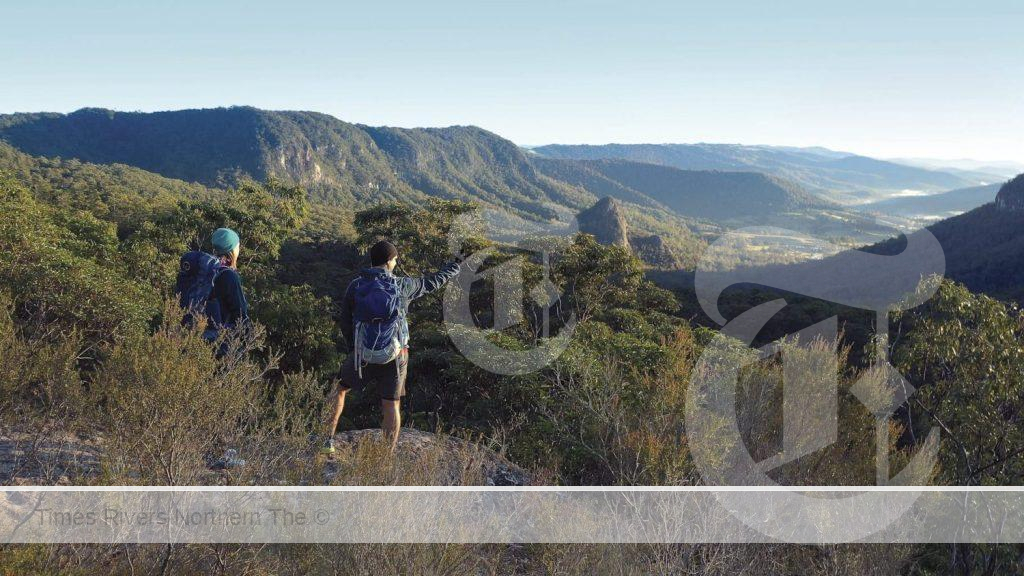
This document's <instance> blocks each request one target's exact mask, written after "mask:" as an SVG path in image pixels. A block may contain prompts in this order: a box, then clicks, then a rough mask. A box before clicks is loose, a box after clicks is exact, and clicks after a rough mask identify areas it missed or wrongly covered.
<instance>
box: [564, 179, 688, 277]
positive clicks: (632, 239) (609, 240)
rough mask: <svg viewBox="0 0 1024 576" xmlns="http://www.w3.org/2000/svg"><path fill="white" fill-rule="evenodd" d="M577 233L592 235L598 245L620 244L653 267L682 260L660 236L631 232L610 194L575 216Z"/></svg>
mask: <svg viewBox="0 0 1024 576" xmlns="http://www.w3.org/2000/svg"><path fill="white" fill-rule="evenodd" d="M576 220H577V221H578V222H579V224H580V232H585V233H587V234H592V235H593V236H594V238H596V239H597V241H598V242H600V243H601V244H605V245H609V246H622V247H623V248H628V249H630V250H632V251H633V253H634V254H636V255H637V256H638V257H639V258H640V259H641V260H643V261H644V262H645V263H647V264H650V265H651V266H654V267H656V268H679V267H681V266H682V263H681V262H680V261H679V258H677V257H676V255H675V254H674V253H673V252H672V249H671V248H669V246H668V245H667V244H666V243H665V240H664V239H662V237H661V236H658V235H656V234H655V235H651V236H644V235H639V234H630V232H629V225H628V224H627V223H626V217H625V215H624V214H623V210H622V207H621V206H620V205H619V202H618V201H617V200H615V199H614V198H612V197H610V196H605V197H604V198H602V199H600V200H598V201H597V203H596V204H594V205H593V206H591V207H590V208H588V209H586V210H584V211H583V212H580V213H579V214H578V215H577V216H576Z"/></svg>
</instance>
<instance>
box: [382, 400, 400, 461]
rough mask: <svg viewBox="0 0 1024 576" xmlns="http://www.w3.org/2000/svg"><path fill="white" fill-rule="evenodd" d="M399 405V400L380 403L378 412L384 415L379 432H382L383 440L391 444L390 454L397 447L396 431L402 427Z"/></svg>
mask: <svg viewBox="0 0 1024 576" xmlns="http://www.w3.org/2000/svg"><path fill="white" fill-rule="evenodd" d="M401 404H402V403H401V401H400V400H381V401H380V411H381V413H382V414H383V415H384V423H383V424H382V425H381V430H382V431H383V432H384V438H385V439H386V440H387V441H388V442H389V443H390V444H391V451H392V452H394V451H395V447H397V446H398V431H399V429H400V428H401V427H402V414H401V411H400V409H401Z"/></svg>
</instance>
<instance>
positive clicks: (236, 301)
mask: <svg viewBox="0 0 1024 576" xmlns="http://www.w3.org/2000/svg"><path fill="white" fill-rule="evenodd" d="M206 317H207V319H208V320H209V323H210V325H211V326H214V327H217V328H234V327H236V326H238V325H240V324H242V323H244V322H247V321H248V320H249V303H248V302H246V300H245V294H243V293H242V277H241V276H239V275H238V271H237V270H235V269H234V268H226V269H224V270H223V271H222V272H221V273H220V274H218V275H217V279H216V280H215V281H214V282H213V292H212V293H210V299H209V300H207V302H206Z"/></svg>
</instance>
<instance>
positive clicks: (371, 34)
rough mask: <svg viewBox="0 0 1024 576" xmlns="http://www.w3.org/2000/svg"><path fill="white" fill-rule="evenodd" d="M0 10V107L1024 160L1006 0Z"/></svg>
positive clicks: (1015, 8) (1023, 56)
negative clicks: (242, 111) (265, 117)
mask: <svg viewBox="0 0 1024 576" xmlns="http://www.w3.org/2000/svg"><path fill="white" fill-rule="evenodd" d="M213 4H216V5H213ZM3 20H4V23H3V32H2V33H0V58H2V63H3V68H2V69H3V76H2V77H0V78H2V79H0V112H14V111H39V110H48V111H60V112H67V111H71V110H75V109H77V108H81V107H84V106H101V107H107V108H115V109H119V110H167V109H178V108H190V107H212V106H224V105H232V104H250V105H254V106H258V107H262V108H272V109H304V110H316V111H320V112H326V113H329V114H332V115H334V116H337V117H339V118H341V119H343V120H348V121H353V122H361V123H366V124H387V125H394V126H441V125H450V124H476V125H479V126H483V127H484V128H487V129H490V130H493V131H495V132H497V133H499V134H501V135H503V136H506V137H508V138H510V139H512V140H514V141H515V142H517V143H520V144H544V143H550V142H564V143H605V142H698V141H705V142H740V143H746V144H783V145H800V146H806V145H823V146H828V147H832V148H837V149H845V150H852V151H855V152H861V153H866V154H870V155H875V156H930V157H947V158H956V157H968V158H981V159H991V160H996V159H1009V160H1016V161H1024V2H1020V1H1019V0H1007V1H980V2H979V1H974V2H964V1H960V2H947V1H944V0H930V1H915V2H907V1H886V2H875V1H873V0H872V1H858V2H849V1H847V2H833V1H830V0H815V1H811V2H809V1H803V0H800V1H789V2H765V1H762V0H758V1H750V2H730V1H722V0H716V1H707V0H705V1H701V2H646V3H644V2H639V3H638V2H624V1H623V2H607V1H588V2H585V1H572V2H557V1H548V2H532V1H528V2H512V1H501V2H486V1H483V0H477V1H472V2H443V1H441V0H431V1H427V0H419V1H417V2H396V1H390V2H384V1H378V2H365V1H363V2H358V3H349V2H318V3H303V2H280V1H276V2H263V1H258V0H249V1H246V2H219V3H214V2H198V1H181V2H173V3H171V2H166V3H161V4H160V5H157V4H156V3H151V2H128V1H125V2H104V1H102V0H97V1H96V2H75V3H72V2H50V1H38V2H19V3H7V5H5V6H4V8H3Z"/></svg>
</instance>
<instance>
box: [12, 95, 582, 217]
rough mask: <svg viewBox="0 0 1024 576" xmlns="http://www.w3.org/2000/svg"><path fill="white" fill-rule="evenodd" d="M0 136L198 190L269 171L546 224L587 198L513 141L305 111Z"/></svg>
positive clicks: (341, 195) (113, 116) (77, 124)
mask: <svg viewBox="0 0 1024 576" xmlns="http://www.w3.org/2000/svg"><path fill="white" fill-rule="evenodd" d="M0 140H3V141H6V142H8V143H10V144H11V145H13V146H15V147H17V148H18V149H20V150H22V151H24V152H26V153H28V154H32V155H37V156H47V157H63V158H78V159H81V160H83V161H88V162H94V163H100V164H110V163H122V164H128V165H132V166H136V167H139V168H142V169H144V170H148V171H150V172H155V173H157V174H161V175H163V176H167V177H170V178H177V179H181V180H186V181H192V182H199V183H202V184H205V185H208V186H214V185H219V184H223V183H231V182H232V181H234V180H237V178H238V177H240V176H249V177H253V178H256V179H265V178H267V177H268V176H276V177H279V178H282V179H285V180H288V181H292V182H296V183H299V184H302V185H303V186H305V187H306V188H307V189H308V190H309V191H310V194H311V196H312V197H313V198H314V199H315V200H319V201H321V202H325V203H330V204H336V205H340V206H352V205H355V204H357V203H363V202H376V201H380V200H404V201H410V202H421V201H422V200H423V199H424V198H426V197H427V196H438V197H442V198H460V199H478V200H483V201H485V202H487V203H489V204H493V205H498V206H504V207H508V208H510V209H512V210H514V211H517V212H519V213H520V214H521V215H525V216H528V217H529V216H533V217H541V218H543V217H550V216H551V211H550V209H549V208H545V207H544V206H543V205H544V203H545V202H554V203H557V204H564V205H569V206H571V207H574V208H582V207H584V206H586V205H589V203H591V202H593V200H594V197H593V196H591V195H588V194H586V193H585V192H583V191H580V190H578V189H574V188H572V187H568V186H565V185H564V184H562V183H559V182H555V181H552V180H551V179H549V178H546V177H544V176H542V175H539V174H538V173H537V172H536V170H534V169H533V167H532V166H531V164H530V163H529V161H528V159H527V158H526V155H525V154H524V153H523V151H522V150H520V149H519V148H518V147H517V146H515V145H514V144H513V143H511V142H509V141H507V140H504V139H502V138H500V137H498V136H497V135H494V134H492V133H490V132H487V131H485V130H482V129H480V128H475V127H459V126H456V127H450V128H443V129H398V128H372V127H368V126H359V125H356V124H350V123H347V122H343V121H341V120H338V119H337V118H334V117H332V116H328V115H326V114H319V113H315V112H278V111H266V110H258V109H256V108H249V107H232V108H217V109H207V110H181V111H175V112H156V113H137V112H114V111H111V110H102V109H83V110H79V111H77V112H73V113H71V114H66V115H65V114H13V115H6V116H0Z"/></svg>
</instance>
